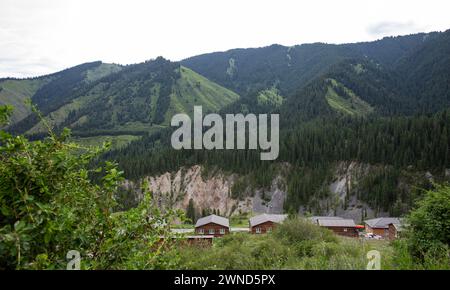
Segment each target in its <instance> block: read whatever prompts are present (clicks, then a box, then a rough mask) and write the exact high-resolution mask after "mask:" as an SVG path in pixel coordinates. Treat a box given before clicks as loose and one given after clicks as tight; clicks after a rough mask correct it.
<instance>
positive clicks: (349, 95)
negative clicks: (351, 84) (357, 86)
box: [325, 79, 373, 116]
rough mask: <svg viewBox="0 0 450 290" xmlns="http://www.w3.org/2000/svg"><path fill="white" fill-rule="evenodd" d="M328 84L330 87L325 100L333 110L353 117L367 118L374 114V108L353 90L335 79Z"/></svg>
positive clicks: (329, 80)
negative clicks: (366, 116)
mask: <svg viewBox="0 0 450 290" xmlns="http://www.w3.org/2000/svg"><path fill="white" fill-rule="evenodd" d="M327 82H328V84H329V86H328V90H327V94H326V95H325V98H326V99H327V102H328V104H329V105H330V106H331V107H332V108H333V109H335V110H337V111H339V112H342V113H344V114H348V115H352V116H365V115H368V114H370V113H372V112H373V108H372V107H371V106H370V105H369V104H368V103H366V102H365V101H363V100H361V98H359V97H358V96H357V95H355V93H354V92H353V91H352V90H350V89H348V88H346V87H345V86H344V85H342V84H341V83H339V82H337V81H336V80H334V79H328V80H327ZM338 92H339V93H338Z"/></svg>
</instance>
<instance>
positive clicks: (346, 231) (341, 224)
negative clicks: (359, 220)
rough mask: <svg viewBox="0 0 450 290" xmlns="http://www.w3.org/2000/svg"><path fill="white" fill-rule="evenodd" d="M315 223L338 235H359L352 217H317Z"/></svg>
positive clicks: (353, 236) (355, 236)
mask: <svg viewBox="0 0 450 290" xmlns="http://www.w3.org/2000/svg"><path fill="white" fill-rule="evenodd" d="M317 223H318V225H319V226H321V227H324V228H327V229H330V230H332V231H333V232H334V233H335V234H337V235H340V236H345V237H352V238H357V237H358V236H359V233H358V229H357V225H356V224H355V222H354V221H353V220H352V219H318V220H317Z"/></svg>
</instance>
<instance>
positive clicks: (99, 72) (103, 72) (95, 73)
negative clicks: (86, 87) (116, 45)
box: [86, 63, 122, 82]
mask: <svg viewBox="0 0 450 290" xmlns="http://www.w3.org/2000/svg"><path fill="white" fill-rule="evenodd" d="M121 69H122V67H121V66H120V65H117V64H111V63H102V64H100V65H99V66H98V67H96V68H94V69H90V70H88V71H87V72H86V81H87V82H94V81H96V80H99V79H101V78H103V77H105V76H107V75H110V74H112V73H116V72H118V71H120V70H121Z"/></svg>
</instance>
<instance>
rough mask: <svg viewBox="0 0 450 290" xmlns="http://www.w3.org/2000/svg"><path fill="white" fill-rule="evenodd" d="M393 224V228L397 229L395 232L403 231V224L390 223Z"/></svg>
mask: <svg viewBox="0 0 450 290" xmlns="http://www.w3.org/2000/svg"><path fill="white" fill-rule="evenodd" d="M392 225H393V226H394V228H395V229H396V230H397V232H401V231H403V226H402V224H392Z"/></svg>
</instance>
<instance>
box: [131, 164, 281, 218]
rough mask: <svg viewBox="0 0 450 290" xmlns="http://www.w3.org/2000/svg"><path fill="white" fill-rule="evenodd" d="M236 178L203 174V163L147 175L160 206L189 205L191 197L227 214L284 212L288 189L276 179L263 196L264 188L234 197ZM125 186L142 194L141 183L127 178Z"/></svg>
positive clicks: (201, 207)
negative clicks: (248, 194)
mask: <svg viewBox="0 0 450 290" xmlns="http://www.w3.org/2000/svg"><path fill="white" fill-rule="evenodd" d="M236 180H237V176H236V175H234V174H231V175H225V174H223V173H217V174H215V175H214V176H212V177H207V178H204V177H203V176H202V168H201V166H197V165H196V166H192V167H190V168H187V169H186V168H182V169H180V170H178V171H177V172H173V173H169V172H167V173H165V174H162V175H159V176H150V177H146V178H145V181H147V184H148V190H150V191H151V192H153V195H154V198H155V200H156V201H157V202H158V203H159V205H160V206H170V207H175V208H179V209H186V208H187V207H188V204H189V200H190V199H192V200H193V202H194V207H195V209H196V210H197V212H201V211H202V210H204V209H206V210H208V209H210V210H213V209H215V210H216V211H218V212H219V213H220V214H222V215H227V216H228V215H233V214H239V213H244V212H258V213H263V212H267V213H282V211H283V202H284V198H285V196H286V193H285V192H284V191H282V190H280V189H279V188H278V186H277V182H276V181H274V183H273V186H272V188H271V189H270V191H269V192H267V191H265V193H264V199H263V198H262V192H260V191H258V190H257V191H255V192H254V195H253V196H251V197H246V198H244V199H243V200H237V199H233V198H232V197H231V188H232V186H233V184H234V182H236ZM124 186H125V188H126V189H128V191H134V192H138V195H137V198H138V199H140V198H142V196H141V194H140V189H139V185H137V184H136V183H134V182H130V181H127V182H126V183H125V185H124Z"/></svg>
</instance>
